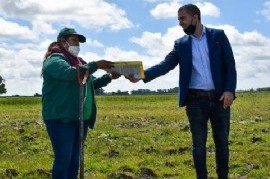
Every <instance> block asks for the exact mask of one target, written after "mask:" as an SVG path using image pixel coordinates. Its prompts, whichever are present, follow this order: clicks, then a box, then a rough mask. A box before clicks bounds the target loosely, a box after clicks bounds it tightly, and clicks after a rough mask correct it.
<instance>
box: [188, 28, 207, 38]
mask: <svg viewBox="0 0 270 179" xmlns="http://www.w3.org/2000/svg"><path fill="white" fill-rule="evenodd" d="M202 26H203V29H202V34H201V36H200V37H199V38H197V37H195V36H194V35H191V37H192V38H194V39H201V38H202V37H203V36H204V35H206V29H205V26H204V25H202Z"/></svg>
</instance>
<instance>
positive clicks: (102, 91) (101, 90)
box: [95, 88, 105, 95]
mask: <svg viewBox="0 0 270 179" xmlns="http://www.w3.org/2000/svg"><path fill="white" fill-rule="evenodd" d="M95 94H96V95H104V94H105V90H104V89H103V88H98V89H96V90H95Z"/></svg>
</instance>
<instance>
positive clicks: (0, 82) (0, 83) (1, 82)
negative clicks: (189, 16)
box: [0, 76, 270, 97]
mask: <svg viewBox="0 0 270 179" xmlns="http://www.w3.org/2000/svg"><path fill="white" fill-rule="evenodd" d="M256 91H258V92H260V91H270V87H264V88H257V89H253V88H251V89H249V90H238V91H237V92H256ZM6 92H7V89H6V86H5V79H3V78H2V76H0V95H1V94H5V93H6ZM173 93H178V87H174V88H169V89H157V90H150V89H138V90H132V91H131V92H128V91H121V90H117V91H116V92H105V90H104V89H103V88H100V89H97V90H95V94H96V95H155V94H157V95H158V94H173ZM14 96H19V95H14ZM34 96H35V97H40V96H41V94H39V93H35V94H34Z"/></svg>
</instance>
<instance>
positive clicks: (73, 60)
mask: <svg viewBox="0 0 270 179" xmlns="http://www.w3.org/2000/svg"><path fill="white" fill-rule="evenodd" d="M51 53H52V54H53V53H62V54H63V55H64V56H65V57H66V58H67V59H68V61H69V64H70V65H71V66H75V67H76V69H77V80H78V83H79V85H84V84H85V83H86V80H87V78H88V76H89V70H86V71H85V74H84V76H83V77H81V72H80V65H82V64H86V62H85V61H84V60H83V59H82V58H81V57H76V56H74V55H72V54H71V53H70V52H69V51H67V50H66V49H65V48H64V47H62V46H58V45H56V46H54V47H52V50H51Z"/></svg>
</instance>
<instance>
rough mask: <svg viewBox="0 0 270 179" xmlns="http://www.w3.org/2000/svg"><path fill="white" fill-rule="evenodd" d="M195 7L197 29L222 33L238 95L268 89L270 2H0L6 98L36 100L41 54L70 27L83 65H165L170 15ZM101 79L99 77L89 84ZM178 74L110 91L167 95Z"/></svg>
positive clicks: (172, 27) (120, 84)
mask: <svg viewBox="0 0 270 179" xmlns="http://www.w3.org/2000/svg"><path fill="white" fill-rule="evenodd" d="M186 3H195V4H197V5H198V6H199V7H200V9H201V12H202V23H203V24H204V25H206V26H208V27H215V28H222V29H224V30H225V33H226V34H227V36H228V38H229V40H230V42H231V45H232V48H233V51H234V55H235V59H236V66H237V72H238V82H237V83H238V85H237V89H251V88H254V89H256V88H259V87H269V86H270V31H269V22H270V1H263V0H249V1H246V0H237V1H235V0H226V1H225V0H212V1H203V0H200V1H192V0H107V1H104V0H79V1H75V0H57V1H55V0H46V1H43V0H12V1H9V0H0V27H1V30H0V75H1V76H2V77H3V78H4V79H5V80H6V82H5V84H6V88H7V94H5V95H34V94H35V93H41V87H42V78H40V71H41V66H42V61H43V56H44V53H45V51H46V48H47V46H48V45H49V43H50V42H51V41H54V40H55V39H56V36H57V32H58V31H59V30H60V29H61V28H63V27H65V26H68V27H74V28H75V29H76V30H77V31H78V32H80V33H82V34H84V35H85V36H86V37H87V43H85V44H81V48H82V50H81V53H80V56H82V57H83V58H84V60H86V61H88V62H90V61H96V60H100V59H106V60H111V61H119V60H141V61H143V64H144V67H145V68H148V67H150V66H152V65H154V64H156V63H158V62H160V61H161V60H163V59H164V57H165V56H166V54H167V53H168V52H170V50H171V49H172V48H173V43H174V41H175V40H176V39H177V38H180V37H181V36H183V35H184V33H183V31H182V29H181V28H180V27H179V26H178V21H177V10H178V8H179V7H180V6H181V5H183V4H186ZM103 73H104V72H103V71H101V70H99V71H98V72H97V73H96V76H100V75H101V74H103ZM178 73H179V72H178V67H176V69H175V70H173V71H171V72H169V73H168V74H166V75H165V76H162V77H159V78H157V79H155V80H153V81H151V82H150V83H147V84H144V83H143V82H138V83H136V84H133V83H130V82H129V81H127V80H126V79H125V78H124V77H121V78H119V79H117V80H114V81H113V82H112V83H110V84H109V85H108V86H107V87H105V88H104V89H105V91H106V92H110V91H117V90H121V91H131V90H136V89H146V88H147V89H151V90H156V89H168V88H174V87H176V86H178Z"/></svg>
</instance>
